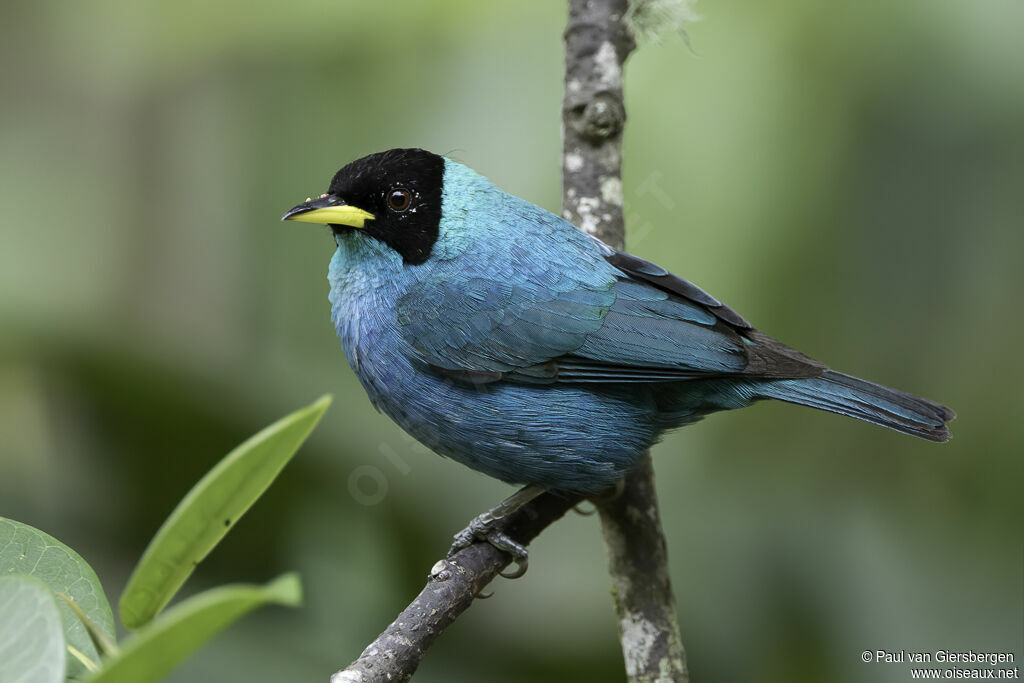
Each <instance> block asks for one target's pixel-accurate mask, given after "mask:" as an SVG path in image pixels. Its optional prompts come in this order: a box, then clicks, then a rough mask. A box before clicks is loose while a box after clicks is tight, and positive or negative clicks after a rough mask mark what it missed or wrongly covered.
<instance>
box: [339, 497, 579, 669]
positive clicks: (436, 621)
mask: <svg viewBox="0 0 1024 683" xmlns="http://www.w3.org/2000/svg"><path fill="white" fill-rule="evenodd" d="M581 500H582V496H578V495H562V494H557V493H544V494H542V495H540V496H538V497H537V498H534V499H533V500H531V501H530V502H529V503H527V504H526V505H524V506H523V507H521V508H519V510H518V511H516V512H515V513H514V514H512V515H511V516H510V517H509V518H508V520H507V521H506V522H505V523H504V524H503V525H502V530H503V531H504V532H505V533H506V534H508V535H509V537H511V538H512V540H513V541H516V542H518V543H521V544H523V545H526V544H528V543H529V542H530V541H531V540H533V539H534V538H535V537H536V536H537V535H538V534H539V533H540V532H541V531H543V530H544V529H545V528H547V526H548V525H549V524H551V523H552V522H555V521H556V520H558V519H560V518H561V517H562V515H564V514H565V513H566V512H567V511H568V510H569V509H570V508H572V506H573V505H575V504H577V503H579V502H580V501H581ZM511 562H512V558H511V556H510V555H508V554H507V553H504V552H502V551H500V550H498V549H497V548H495V547H494V546H492V545H491V544H489V543H475V544H473V545H471V546H469V547H468V548H465V549H464V550H460V551H459V552H458V553H456V554H455V555H453V556H452V557H450V558H448V559H446V560H440V561H439V562H438V563H437V564H435V565H434V567H433V569H431V571H430V577H429V578H428V579H427V585H426V586H424V587H423V590H421V591H420V593H419V595H417V596H416V598H415V599H414V600H413V601H412V602H411V603H410V604H409V606H408V607H406V608H405V609H404V610H402V612H401V614H399V615H398V617H397V618H396V619H395V620H394V621H393V622H392V623H391V625H390V626H388V627H387V628H386V629H385V630H384V632H383V633H381V634H380V635H379V636H377V639H376V640H374V641H373V642H372V643H370V644H369V646H367V648H366V649H365V650H363V653H362V654H361V655H359V658H358V659H356V660H355V661H354V662H352V663H351V664H349V665H348V666H347V667H346V668H345V669H343V670H341V671H339V672H337V673H336V674H334V675H333V676H332V677H331V683H383V682H385V681H387V682H390V683H394V682H401V681H408V680H409V679H410V678H411V677H412V675H413V673H415V671H416V668H417V667H418V666H419V664H420V660H421V659H422V658H423V654H424V653H425V652H426V650H427V648H428V647H430V645H431V644H432V643H433V642H434V640H436V639H437V637H438V636H439V635H441V633H442V632H443V631H444V629H445V628H447V627H448V625H449V624H451V623H452V622H453V621H455V619H456V618H457V617H458V616H459V615H460V614H462V613H463V612H464V611H465V610H466V609H467V608H469V606H470V605H471V604H473V599H474V598H475V597H476V596H477V595H479V594H480V591H482V590H483V589H484V587H485V586H486V585H487V584H488V583H490V582H491V580H492V579H494V577H495V576H497V575H498V572H500V571H501V570H503V569H504V568H505V567H507V566H508V565H509V564H511Z"/></svg>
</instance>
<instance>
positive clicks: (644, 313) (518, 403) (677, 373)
mask: <svg viewBox="0 0 1024 683" xmlns="http://www.w3.org/2000/svg"><path fill="white" fill-rule="evenodd" d="M284 219H287V220H293V221H305V222H310V223H322V224H327V225H329V226H330V228H331V230H332V232H333V234H334V239H335V241H336V242H337V245H338V249H337V251H336V252H335V253H334V257H333V259H331V264H330V269H329V273H328V280H329V282H330V301H331V306H332V316H333V320H334V325H335V327H336V328H337V331H338V336H339V337H340V338H341V345H342V347H343V348H344V351H345V355H346V356H347V357H348V362H349V364H350V365H351V367H352V369H353V370H354V371H355V373H356V375H357V376H358V377H359V380H360V382H361V383H362V385H363V387H364V388H365V389H366V392H367V394H369V397H370V400H371V401H372V402H373V404H374V405H375V406H376V407H377V408H378V409H379V410H382V411H383V412H385V413H386V414H387V415H389V416H390V417H391V418H392V419H393V420H394V421H395V422H397V423H398V424H399V425H400V426H401V427H402V428H403V429H405V430H406V431H407V432H408V433H409V434H411V435H412V436H413V437H415V438H416V439H418V440H419V441H420V442H422V443H423V444H425V445H426V446H428V447H429V448H431V449H432V450H434V451H436V452H437V453H440V454H441V455H444V456H448V457H450V458H452V459H454V460H457V461H459V462H461V463H463V464H465V465H468V466H469V467H472V468H473V469H476V470H479V471H481V472H484V473H485V474H488V475H490V476H492V477H497V478H498V479H501V480H504V481H507V482H512V483H519V484H531V485H534V487H535V488H541V487H543V488H553V489H564V490H569V491H575V492H596V491H601V490H604V489H607V488H609V487H610V486H611V485H613V484H614V483H615V482H616V481H617V480H618V479H620V478H621V477H622V476H623V475H624V474H625V473H626V472H628V471H629V469H630V466H631V465H633V463H634V462H635V461H636V460H637V459H638V457H639V456H640V455H641V454H642V453H644V451H646V450H647V449H648V448H649V447H650V446H651V444H653V443H654V442H655V441H657V439H658V438H659V436H660V435H661V434H662V433H663V432H665V431H666V430H668V429H672V428H674V427H679V426H682V425H686V424H690V423H692V422H696V421H697V420H699V419H701V418H702V417H704V416H705V415H707V414H709V413H713V412H716V411H719V410H729V409H733V408H742V407H744V406H748V405H750V404H751V403H753V402H754V401H757V400H759V399H776V400H780V401H786V402H789V403H796V404H799V405H805V406H811V407H812V408H818V409H821V410H827V411H831V412H834V413H839V414H841V415H846V416H849V417H854V418H857V419H860V420H864V421H866V422H872V423H874V424H877V425H882V426H883V427H889V428H891V429H895V430H896V431H900V432H903V433H904V434H911V435H913V436H918V437H921V438H924V439H928V440H931V441H946V440H947V439H949V431H948V430H947V428H946V423H947V422H948V421H950V420H952V419H953V417H954V413H953V411H951V410H950V409H948V408H946V407H944V406H941V405H939V404H937V403H933V402H931V401H928V400H926V399H923V398H919V397H917V396H912V395H910V394H906V393H903V392H901V391H897V390H895V389H888V388H886V387H882V386H879V385H877V384H873V383H871V382H867V381H865V380H862V379H857V378H855V377H851V376H849V375H844V374H842V373H839V372H836V371H834V370H830V369H829V368H828V367H827V366H826V365H824V364H823V363H820V362H818V361H816V360H813V359H811V358H808V357H807V356H805V355H804V354H802V353H800V352H799V351H797V350H795V349H793V348H790V347H789V346H786V345H785V344H782V343H781V342H779V341H776V340H775V339H773V338H771V337H769V336H767V335H765V334H762V333H761V332H759V331H757V330H756V329H754V328H753V327H752V326H751V325H750V324H749V323H748V322H747V321H746V320H744V319H743V318H742V317H741V316H740V315H738V314H737V313H736V312H735V311H733V310H732V309H731V308H729V307H728V306H725V305H724V304H722V303H721V302H719V301H718V300H717V299H715V298H714V297H712V296H710V295H709V294H707V293H706V292H704V291H703V290H702V289H700V288H699V287H697V286H696V285H693V284H691V283H689V282H687V281H686V280H683V279H682V278H680V277H677V276H675V275H673V274H672V273H669V272H668V271H666V270H665V269H664V268H661V267H659V266H657V265H654V264H653V263H650V262H648V261H645V260H643V259H640V258H637V257H636V256H632V255H630V254H627V253H625V252H622V251H619V250H617V249H613V248H612V247H610V246H608V245H606V244H604V243H603V242H600V241H599V240H597V239H595V238H593V237H591V236H589V235H587V234H585V233H583V232H582V231H580V230H578V229H577V228H575V227H574V226H573V225H572V224H571V223H569V222H567V221H565V220H563V219H562V218H560V217H558V216H556V215H554V214H552V213H550V212H548V211H545V210H544V209H541V208H539V207H537V206H535V205H533V204H531V203H529V202H527V201H524V200H522V199H519V198H518V197H514V196H512V195H510V194H508V193H506V192H503V191H502V190H500V189H499V188H497V187H496V186H495V185H493V184H492V183H491V182H490V181H489V180H487V179H486V178H484V177H483V176H481V175H479V174H477V173H476V172H474V171H473V170H471V169H469V168H467V167H466V166H464V165H462V164H459V163H457V162H455V161H452V160H451V159H447V158H444V157H441V156H438V155H436V154H432V153H430V152H427V151H424V150H421V149H393V150H390V151H387V152H381V153H378V154H372V155H370V156H367V157H364V158H362V159H359V160H357V161H354V162H352V163H350V164H348V165H347V166H345V167H344V168H342V169H341V170H340V171H338V173H337V174H336V175H335V176H334V179H333V180H332V181H331V184H330V187H329V188H328V190H327V192H326V193H324V194H322V195H320V197H319V198H318V199H314V200H308V201H306V202H305V203H303V204H300V205H298V206H296V207H295V208H293V209H291V210H290V211H288V213H286V214H285V216H284Z"/></svg>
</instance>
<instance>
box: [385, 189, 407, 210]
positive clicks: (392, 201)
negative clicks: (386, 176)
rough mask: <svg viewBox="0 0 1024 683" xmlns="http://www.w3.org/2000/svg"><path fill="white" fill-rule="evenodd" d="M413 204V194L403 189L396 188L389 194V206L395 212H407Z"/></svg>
mask: <svg viewBox="0 0 1024 683" xmlns="http://www.w3.org/2000/svg"><path fill="white" fill-rule="evenodd" d="M411 203H412V193H411V192H409V190H406V189H404V188H401V187H396V188H394V189H393V190H391V192H388V206H390V207H391V208H392V209H393V210H395V211H405V210H406V209H408V208H409V204H411Z"/></svg>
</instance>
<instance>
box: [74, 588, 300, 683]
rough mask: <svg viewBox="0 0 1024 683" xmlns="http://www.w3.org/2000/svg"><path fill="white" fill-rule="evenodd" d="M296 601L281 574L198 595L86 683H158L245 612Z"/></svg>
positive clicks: (295, 593) (151, 626)
mask: <svg viewBox="0 0 1024 683" xmlns="http://www.w3.org/2000/svg"><path fill="white" fill-rule="evenodd" d="M301 601H302V585H301V584H300V583H299V578H298V576H296V575H295V574H285V575H284V576H281V577H278V578H277V579H275V580H273V581H271V582H270V583H268V584H267V585H265V586H252V585H242V584H239V585H233V586H221V587H220V588H214V589H211V590H208V591H206V592H203V593H200V594H199V595H195V596H193V597H191V598H188V599H187V600H184V601H183V602H181V603H180V604H178V605H175V606H174V607H172V608H171V609H169V610H167V612H165V613H164V614H163V615H161V616H160V618H159V619H156V620H155V621H153V622H151V623H150V624H148V625H147V626H146V627H145V628H143V629H140V630H139V631H138V632H136V633H135V634H134V635H132V636H130V637H129V638H128V639H127V640H125V642H124V643H123V644H122V646H121V651H120V653H119V654H118V655H117V656H115V657H111V658H109V659H106V660H104V662H103V669H102V670H101V671H100V672H99V673H97V674H96V675H94V676H93V677H92V678H89V679H87V683H148V682H149V681H159V680H160V679H162V678H163V677H164V676H166V675H167V674H168V673H170V672H171V671H172V670H173V669H174V667H176V666H178V664H180V663H181V662H182V661H184V660H185V659H186V658H187V657H188V656H189V655H190V654H192V653H193V652H194V651H195V650H197V649H199V647H200V646H202V645H203V644H204V643H205V642H206V641H208V640H210V639H211V638H213V637H214V636H215V635H216V634H217V633H219V632H220V631H221V630H223V629H224V628H226V627H227V626H229V625H230V624H231V623H232V622H233V621H235V620H236V619H238V618H239V617H241V616H243V615H244V614H245V613H247V612H249V611H250V610H252V609H255V608H256V607H259V606H260V605H265V604H267V603H276V604H280V605H290V606H293V607H294V606H296V605H298V604H299V603H300V602H301Z"/></svg>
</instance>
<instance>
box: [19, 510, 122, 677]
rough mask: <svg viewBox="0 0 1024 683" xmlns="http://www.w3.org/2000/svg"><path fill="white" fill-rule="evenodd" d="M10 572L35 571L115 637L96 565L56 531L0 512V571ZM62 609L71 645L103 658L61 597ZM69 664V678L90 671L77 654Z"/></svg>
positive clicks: (52, 587) (60, 606)
mask: <svg viewBox="0 0 1024 683" xmlns="http://www.w3.org/2000/svg"><path fill="white" fill-rule="evenodd" d="M10 574H28V575H30V576H34V577H36V578H37V579H39V580H41V581H42V582H43V583H45V584H46V585H47V586H49V587H50V590H52V591H53V592H55V593H64V594H65V595H67V596H68V597H69V598H71V599H72V600H74V601H75V604H77V605H78V606H79V607H80V608H81V609H82V611H83V612H85V613H86V614H87V615H89V618H90V619H91V620H92V621H93V622H94V623H95V624H96V625H97V626H99V627H100V628H101V629H103V632H104V633H106V634H107V636H108V637H109V638H110V640H114V615H113V613H112V612H111V611H110V603H108V602H107V596H106V595H104V594H103V587H102V586H101V585H100V581H99V579H98V578H96V572H94V571H93V570H92V567H90V566H89V564H88V563H87V562H86V561H85V560H83V559H82V557H81V556H80V555H79V554H78V553H76V552H75V551H74V550H72V549H71V548H69V547H67V546H66V545H64V544H63V543H61V542H60V541H58V540H57V539H56V538H54V537H53V536H50V535H49V534H47V533H44V532H42V531H40V530H39V529H36V528H35V527H31V526H29V525H28V524H22V523H21V522H16V521H14V520H13V519H7V518H5V517H0V576H7V575H10ZM57 610H58V611H59V612H60V616H61V622H62V623H63V624H64V639H65V641H66V642H67V644H68V645H70V646H71V647H74V648H76V649H77V650H78V651H79V652H81V653H82V654H83V655H85V656H86V657H88V658H89V659H91V660H93V661H99V659H100V656H99V654H97V652H96V648H95V647H94V646H93V644H92V639H91V638H90V637H89V633H88V631H86V628H85V626H84V625H83V624H82V622H81V621H80V620H79V619H78V617H77V616H75V614H74V612H72V611H71V608H70V607H68V605H67V604H65V603H64V601H63V600H61V601H58V602H57ZM67 663H68V668H67V676H68V678H80V677H82V676H84V675H85V674H86V673H88V670H87V669H86V667H85V666H84V665H83V664H82V663H81V662H80V661H78V660H77V659H75V658H74V657H69V658H68V660H67ZM0 680H6V679H0Z"/></svg>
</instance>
